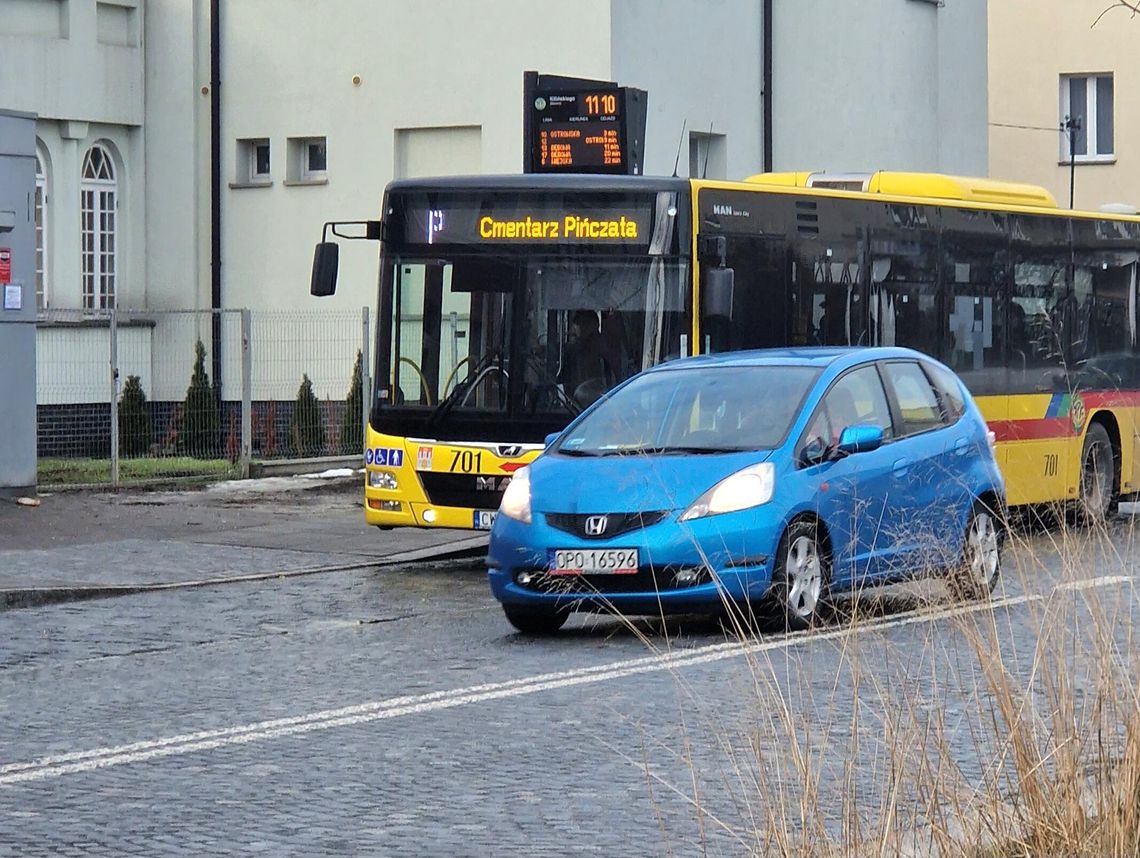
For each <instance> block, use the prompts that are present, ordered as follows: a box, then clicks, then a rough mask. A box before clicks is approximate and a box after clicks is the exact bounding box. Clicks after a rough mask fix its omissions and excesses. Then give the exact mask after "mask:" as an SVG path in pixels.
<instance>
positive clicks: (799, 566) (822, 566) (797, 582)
mask: <svg viewBox="0 0 1140 858" xmlns="http://www.w3.org/2000/svg"><path fill="white" fill-rule="evenodd" d="M830 573H831V558H830V557H829V555H828V553H827V550H826V548H825V547H824V545H823V541H822V540H821V538H820V529H819V525H818V524H817V523H816V522H814V521H808V520H805V519H800V520H799V521H794V522H792V524H791V525H790V526H789V527H788V529H787V530H786V531H784V535H783V537H781V539H780V546H779V548H778V549H777V551H776V568H775V570H774V571H773V573H772V589H771V591H770V593H769V602H770V604H771V606H772V608H773V609H774V611H775V612H776V616H777V618H778V619H780V620H782V621H783V626H784V629H785V630H786V631H798V630H801V629H808V628H811V627H812V626H814V625H816V624H817V623H818V621H819V611H820V608H821V607H822V606H823V602H824V599H825V598H826V596H827V589H828V584H829V579H830Z"/></svg>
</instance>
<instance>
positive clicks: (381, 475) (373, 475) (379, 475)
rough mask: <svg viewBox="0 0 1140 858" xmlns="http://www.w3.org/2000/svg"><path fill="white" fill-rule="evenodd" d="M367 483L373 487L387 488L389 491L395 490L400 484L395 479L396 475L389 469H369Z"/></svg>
mask: <svg viewBox="0 0 1140 858" xmlns="http://www.w3.org/2000/svg"><path fill="white" fill-rule="evenodd" d="M368 485H369V486H371V487H372V488H374V489H388V490H389V491H395V490H396V489H397V488H399V486H400V484H399V483H398V482H397V480H396V475H395V474H393V473H392V472H391V471H369V472H368Z"/></svg>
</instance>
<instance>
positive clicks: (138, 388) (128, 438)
mask: <svg viewBox="0 0 1140 858" xmlns="http://www.w3.org/2000/svg"><path fill="white" fill-rule="evenodd" d="M148 452H150V408H148V407H147V404H146V394H145V393H143V389H142V380H141V379H140V378H139V377H138V376H137V375H129V376H127V383H126V384H125V385H123V395H122V396H120V397H119V455H120V456H145V455H146V454H147V453H148Z"/></svg>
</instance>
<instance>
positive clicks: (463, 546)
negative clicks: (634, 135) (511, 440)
mask: <svg viewBox="0 0 1140 858" xmlns="http://www.w3.org/2000/svg"><path fill="white" fill-rule="evenodd" d="M486 547H487V537H486V536H485V535H479V536H472V537H467V538H466V539H462V540H457V541H456V542H452V543H448V544H447V545H442V546H433V547H431V548H417V549H414V550H411V551H401V552H399V553H397V554H392V555H390V556H389V557H386V558H384V559H383V560H364V561H360V562H358V563H336V564H331V565H326V566H306V567H302V568H300V569H288V570H279V571H275V572H252V573H245V574H242V575H220V576H217V577H213V578H202V579H199V580H194V581H174V582H167V583H157V584H107V585H96V586H91V585H84V586H79V587H28V588H20V589H9V590H4V589H0V611H5V610H9V609H15V608H38V607H43V606H46V605H58V604H62V603H65V602H80V601H87V600H90V599H105V598H110V597H112V596H129V595H131V594H134V593H155V592H160V591H162V590H192V589H198V588H201V587H212V586H214V585H217V584H245V583H249V582H252V581H271V580H275V579H285V578H301V577H305V576H308V575H321V574H324V573H326V572H353V571H357V570H361V569H383V568H386V567H392V566H402V565H405V564H408V563H417V562H421V561H439V560H455V559H462V558H466V557H481V556H482V555H483V553H484V549H486Z"/></svg>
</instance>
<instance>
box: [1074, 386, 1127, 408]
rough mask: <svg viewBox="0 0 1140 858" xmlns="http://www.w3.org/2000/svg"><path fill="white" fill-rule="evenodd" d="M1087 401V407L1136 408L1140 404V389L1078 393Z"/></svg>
mask: <svg viewBox="0 0 1140 858" xmlns="http://www.w3.org/2000/svg"><path fill="white" fill-rule="evenodd" d="M1078 395H1079V396H1080V397H1081V399H1083V400H1084V402H1085V408H1086V409H1087V410H1089V411H1092V410H1093V409H1094V408H1135V407H1137V406H1140V390H1103V391H1099V392H1095V393H1091V392H1090V393H1081V394H1078Z"/></svg>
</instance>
